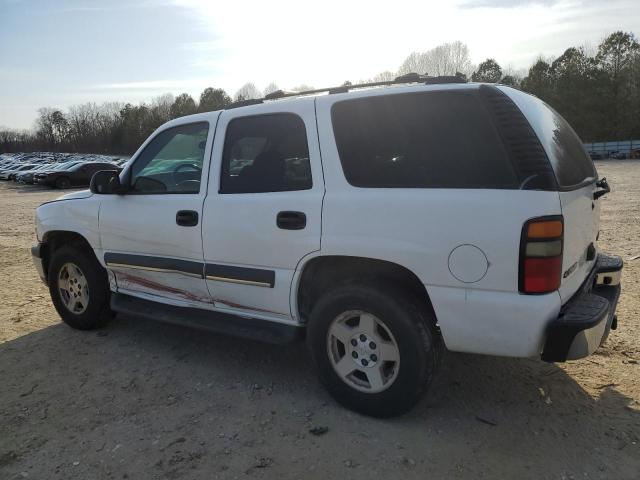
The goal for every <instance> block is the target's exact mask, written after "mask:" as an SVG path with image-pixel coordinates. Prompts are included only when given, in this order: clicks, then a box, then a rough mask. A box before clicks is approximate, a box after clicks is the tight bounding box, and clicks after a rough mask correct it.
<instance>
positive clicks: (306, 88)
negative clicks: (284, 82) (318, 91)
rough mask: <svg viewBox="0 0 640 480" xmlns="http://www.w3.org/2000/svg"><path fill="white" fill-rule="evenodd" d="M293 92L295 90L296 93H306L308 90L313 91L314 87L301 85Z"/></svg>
mask: <svg viewBox="0 0 640 480" xmlns="http://www.w3.org/2000/svg"><path fill="white" fill-rule="evenodd" d="M291 90H293V91H294V92H304V91H306V90H313V87H312V86H311V85H306V84H304V83H303V84H301V85H298V86H297V87H293V88H292V89H291Z"/></svg>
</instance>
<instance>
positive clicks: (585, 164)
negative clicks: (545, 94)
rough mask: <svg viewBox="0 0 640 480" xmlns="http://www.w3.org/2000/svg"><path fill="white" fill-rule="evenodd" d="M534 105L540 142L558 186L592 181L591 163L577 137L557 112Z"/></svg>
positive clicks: (593, 175) (539, 102)
mask: <svg viewBox="0 0 640 480" xmlns="http://www.w3.org/2000/svg"><path fill="white" fill-rule="evenodd" d="M536 103H538V104H539V109H538V113H539V115H540V117H539V121H540V124H541V132H539V134H540V136H541V138H540V141H541V142H542V144H543V145H544V147H545V149H546V150H547V152H549V160H550V161H551V166H552V167H553V171H554V172H555V174H556V179H557V181H558V185H560V187H564V188H571V187H575V186H579V185H581V184H583V183H584V182H586V181H591V180H595V178H596V176H597V174H596V171H595V167H594V166H593V161H592V160H591V158H590V157H589V154H588V153H587V151H586V150H585V148H584V146H583V144H582V141H581V140H580V137H578V134H576V132H575V131H574V130H573V128H571V126H570V125H569V123H567V121H566V120H565V119H564V118H562V117H561V116H560V115H559V114H558V112H556V111H555V110H553V109H552V108H551V107H549V106H548V105H547V104H546V103H544V102H542V101H538V102H536Z"/></svg>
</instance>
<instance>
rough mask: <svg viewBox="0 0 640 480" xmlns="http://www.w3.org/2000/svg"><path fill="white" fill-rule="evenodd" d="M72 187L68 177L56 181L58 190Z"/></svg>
mask: <svg viewBox="0 0 640 480" xmlns="http://www.w3.org/2000/svg"><path fill="white" fill-rule="evenodd" d="M70 186H71V180H69V179H68V178H67V177H60V178H58V179H57V180H56V188H59V189H65V188H69V187H70Z"/></svg>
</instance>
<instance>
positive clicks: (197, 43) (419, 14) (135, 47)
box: [0, 0, 640, 129]
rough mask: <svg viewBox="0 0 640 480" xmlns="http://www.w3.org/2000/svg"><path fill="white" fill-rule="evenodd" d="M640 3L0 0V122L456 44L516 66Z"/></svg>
mask: <svg viewBox="0 0 640 480" xmlns="http://www.w3.org/2000/svg"><path fill="white" fill-rule="evenodd" d="M616 30H624V31H633V32H634V33H636V35H640V0H608V1H602V0H451V1H447V0H438V1H431V0H421V1H402V0H400V1H395V2H390V1H384V2H377V1H375V0H368V1H359V0H350V1H348V0H339V1H336V0H322V1H317V0H316V1H307V0H296V1H289V0H285V1H278V0H270V1H264V0H263V1H249V0H233V1H225V2H221V1H219V0H209V1H207V0H109V1H107V0H102V1H89V0H0V126H1V127H9V128H20V129H22V128H32V127H33V122H34V119H35V118H36V115H37V110H38V108H40V107H54V108H60V109H66V108H68V107H69V106H71V105H76V104H81V103H85V102H96V103H102V102H106V101H119V102H133V103H138V102H142V101H149V100H151V99H152V98H153V97H156V96H158V95H160V94H163V93H173V94H174V95H178V94H180V93H183V92H186V93H189V94H191V95H192V96H193V97H194V98H195V99H196V100H197V98H198V97H199V95H200V92H201V91H202V90H203V89H204V88H206V87H209V86H211V87H216V88H224V89H225V90H226V91H227V92H228V93H229V94H230V95H232V96H233V94H234V93H235V92H236V91H237V90H238V89H239V88H240V87H241V86H242V85H243V84H244V83H246V82H249V81H250V82H253V83H255V84H256V86H257V87H258V88H259V89H263V88H264V87H265V86H267V85H268V84H269V83H271V82H275V83H276V84H278V86H280V87H281V88H293V87H295V86H297V85H301V84H306V85H313V86H315V87H325V86H332V85H338V84H341V83H343V82H344V81H345V80H350V81H352V82H356V81H358V80H360V79H366V78H371V77H373V76H374V75H375V74H377V73H379V72H382V71H385V70H390V71H395V70H397V69H398V67H399V66H400V64H401V63H402V61H403V60H404V59H405V58H406V57H407V55H409V54H410V53H411V52H413V51H418V52H420V51H426V50H429V49H431V48H433V47H435V46H437V45H439V44H442V43H445V42H452V41H455V40H460V41H462V42H464V43H466V44H467V45H468V46H469V49H470V53H471V59H472V61H473V62H474V63H476V64H477V63H480V62H481V61H482V60H484V59H486V58H488V57H492V58H495V59H496V60H497V61H498V63H500V65H502V66H503V68H510V69H513V70H520V69H527V68H528V67H529V66H530V64H531V63H532V62H534V61H535V60H536V58H538V57H540V56H543V57H545V58H549V57H554V56H558V55H560V54H562V52H563V51H564V50H565V49H566V48H568V47H570V46H587V47H588V48H591V49H595V48H596V47H597V45H598V43H599V42H600V41H601V40H602V39H603V38H604V37H605V36H606V35H607V34H609V33H611V32H613V31H616Z"/></svg>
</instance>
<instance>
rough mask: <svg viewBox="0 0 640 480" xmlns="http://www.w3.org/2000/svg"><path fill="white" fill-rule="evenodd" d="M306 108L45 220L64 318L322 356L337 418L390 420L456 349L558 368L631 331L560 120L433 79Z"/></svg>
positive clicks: (132, 176) (83, 324)
mask: <svg viewBox="0 0 640 480" xmlns="http://www.w3.org/2000/svg"><path fill="white" fill-rule="evenodd" d="M305 93H306V94H305ZM305 93H303V94H299V93H298V94H295V95H294V94H287V93H284V92H276V93H275V94H272V95H270V96H268V97H267V98H265V99H261V100H252V101H249V102H244V104H242V105H232V106H231V107H229V108H228V109H226V110H223V111H216V112H210V113H202V114H197V115H191V116H188V117H183V118H178V119H176V120H173V121H171V122H168V123H167V124H165V125H163V126H162V127H160V128H159V129H158V130H157V131H156V132H154V133H153V135H151V137H150V138H149V139H148V140H147V141H146V142H145V143H144V144H143V145H142V146H141V147H140V149H139V150H138V151H137V152H136V154H135V155H134V157H133V158H132V159H131V161H130V162H128V164H127V165H126V167H125V169H124V170H123V171H122V173H120V174H119V175H118V173H117V172H112V171H104V172H99V173H97V174H96V175H95V176H94V178H93V180H92V185H91V191H83V192H78V193H73V194H70V195H65V196H64V197H62V198H60V199H59V200H56V201H53V202H49V203H45V204H43V205H42V206H40V207H39V208H38V209H37V212H36V225H37V237H38V242H39V243H38V244H37V245H36V246H35V247H34V248H33V256H34V257H35V258H34V259H35V264H36V267H37V268H38V271H39V272H40V275H41V277H42V278H43V279H44V280H45V281H46V282H47V284H48V285H49V288H50V291H51V297H52V299H53V303H54V305H55V307H56V309H57V310H58V312H59V314H60V315H61V317H62V318H63V320H64V321H65V322H67V323H68V324H69V325H71V326H72V327H75V328H80V329H90V328H95V327H98V326H100V325H102V324H103V323H104V322H105V321H106V320H107V319H109V318H110V317H111V316H112V314H113V313H114V312H125V313H128V314H135V315H138V316H145V317H150V318H154V319H160V320H166V321H170V322H175V323H180V324H186V325H193V326H197V327H201V328H206V329H210V330H214V331H217V332H227V333H232V334H236V335H242V336H246V337H250V338H254V339H259V340H267V341H275V342H287V341H291V340H295V339H299V338H302V337H305V336H306V340H307V342H308V345H309V347H310V351H311V355H312V357H313V359H314V362H315V364H316V365H317V370H318V372H319V375H320V378H321V380H322V381H323V383H324V384H325V385H326V386H327V388H328V389H329V391H330V392H331V393H332V394H333V395H334V396H335V398H336V399H337V400H338V401H340V402H342V403H343V404H345V405H347V406H349V407H350V408H353V409H355V410H358V411H360V412H363V413H366V414H370V415H375V416H389V415H394V414H398V413H401V412H404V411H406V410H408V409H409V408H411V406H412V405H414V404H415V402H416V401H417V399H418V398H419V396H420V394H421V393H422V392H423V391H424V390H425V388H426V387H427V385H428V384H429V382H430V380H431V378H432V376H433V373H434V371H435V368H436V367H437V364H438V358H439V355H440V350H441V348H442V344H443V343H444V346H446V348H447V349H449V350H452V351H457V352H473V353H481V354H489V355H503V356H510V357H541V358H542V359H543V360H546V361H554V362H555V361H564V360H567V359H577V358H581V357H584V356H586V355H589V354H591V353H592V352H593V351H594V350H595V349H596V348H598V346H599V345H600V344H601V343H602V342H603V341H604V340H605V339H606V337H607V335H608V333H609V330H610V329H615V327H616V317H615V308H616V304H617V300H618V296H619V292H620V286H619V282H620V271H621V268H622V262H621V260H620V258H619V257H612V256H608V255H605V254H603V253H600V252H598V250H597V247H596V240H597V238H598V228H599V213H600V202H599V200H598V199H599V198H600V197H601V196H602V195H603V194H604V193H606V192H608V191H609V188H608V185H607V183H606V180H605V179H601V180H598V178H597V173H596V171H595V168H594V165H593V163H592V161H591V159H590V158H589V156H588V155H587V153H586V151H585V150H584V148H583V146H582V144H581V143H580V140H579V139H578V137H577V135H576V134H575V133H574V131H573V130H572V129H571V127H570V126H569V125H568V124H567V123H566V121H565V120H563V119H562V117H560V116H559V115H558V114H557V113H556V112H555V111H553V110H552V109H551V108H549V107H548V106H547V105H546V104H544V103H543V102H541V101H540V100H538V99H536V98H535V97H532V96H530V95H526V94H524V93H522V92H520V91H518V90H515V89H512V88H509V87H504V86H496V85H483V84H468V83H461V82H459V81H458V80H457V79H455V78H453V79H452V78H435V79H434V78H424V77H419V76H417V75H413V76H408V77H403V78H400V79H397V80H396V81H394V82H385V83H384V84H383V83H382V82H381V83H377V84H369V85H358V86H347V87H339V88H334V89H327V90H326V91H324V93H325V94H322V93H323V92H322V91H313V92H305Z"/></svg>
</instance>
